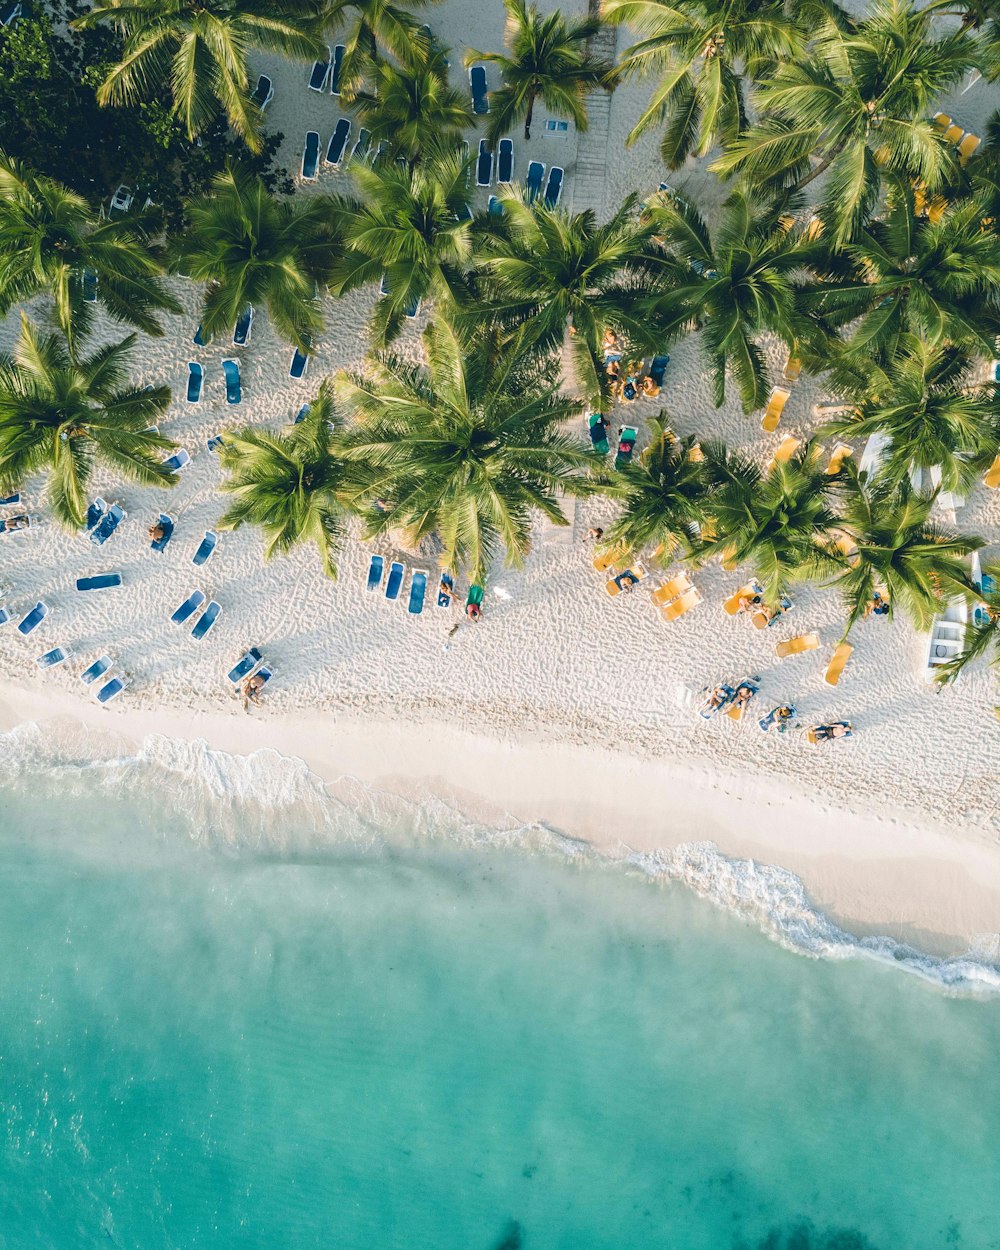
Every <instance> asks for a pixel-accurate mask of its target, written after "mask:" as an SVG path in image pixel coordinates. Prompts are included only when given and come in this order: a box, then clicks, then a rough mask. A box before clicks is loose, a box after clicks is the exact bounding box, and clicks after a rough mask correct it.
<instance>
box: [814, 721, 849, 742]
mask: <svg viewBox="0 0 1000 1250" xmlns="http://www.w3.org/2000/svg"><path fill="white" fill-rule="evenodd" d="M853 732H854V730H853V728H852V727H851V724H850V722H849V721H846V720H838V721H834V723H833V724H832V725H817V726H816V728H815V729H814V730H813V733H814V734H815V735H816V741H817V742H829V741H830V739H831V738H849V737H850V736H851V734H852V733H853Z"/></svg>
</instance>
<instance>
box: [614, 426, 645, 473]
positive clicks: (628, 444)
mask: <svg viewBox="0 0 1000 1250" xmlns="http://www.w3.org/2000/svg"><path fill="white" fill-rule="evenodd" d="M638 437H639V431H638V430H637V429H636V428H635V426H634V425H626V426H624V427H623V429H622V432H621V434H619V435H618V450H617V452H616V453H615V468H616V469H620V468H621V467H622V465H626V464H628V463H629V461H630V460H631V459H632V453H633V452H634V451H635V440H636V439H637V438H638Z"/></svg>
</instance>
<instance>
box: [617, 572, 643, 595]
mask: <svg viewBox="0 0 1000 1250" xmlns="http://www.w3.org/2000/svg"><path fill="white" fill-rule="evenodd" d="M615 581H616V582H617V583H618V589H619V590H621V591H624V592H625V594H628V592H629V591H630V590H631V589H632V587H633V586H638V584H639V580H638V578H636V577H633V575H632V574H631V573H622V575H621V576H620V577H616V578H615Z"/></svg>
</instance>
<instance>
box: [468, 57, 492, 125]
mask: <svg viewBox="0 0 1000 1250" xmlns="http://www.w3.org/2000/svg"><path fill="white" fill-rule="evenodd" d="M469 90H470V91H471V92H472V111H473V113H475V114H476V115H477V116H478V117H482V116H484V115H485V114H486V113H488V112H489V111H490V96H489V91H488V89H487V84H486V67H485V66H483V65H473V66H471V67H470V69H469Z"/></svg>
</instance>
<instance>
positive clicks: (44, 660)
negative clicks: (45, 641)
mask: <svg viewBox="0 0 1000 1250" xmlns="http://www.w3.org/2000/svg"><path fill="white" fill-rule="evenodd" d="M68 659H69V652H68V651H64V650H63V649H62V647H53V648H52V650H51V651H46V652H45V654H44V655H37V656H35V663H36V664H37V665H38V667H39V668H55V666H56V665H57V664H62V662H63V660H68Z"/></svg>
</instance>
